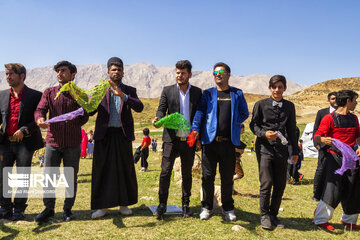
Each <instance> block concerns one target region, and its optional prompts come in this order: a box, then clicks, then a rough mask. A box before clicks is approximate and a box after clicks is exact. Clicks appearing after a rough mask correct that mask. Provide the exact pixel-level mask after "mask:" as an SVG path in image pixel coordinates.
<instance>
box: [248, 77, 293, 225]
mask: <svg viewBox="0 0 360 240" xmlns="http://www.w3.org/2000/svg"><path fill="white" fill-rule="evenodd" d="M269 90H270V92H271V97H269V98H265V99H262V100H260V101H258V102H256V103H255V105H254V109H253V113H252V119H251V122H250V129H251V131H252V132H253V133H254V134H255V135H256V136H257V138H256V142H255V152H256V158H257V161H258V164H259V180H260V222H261V226H262V228H264V229H267V230H271V229H273V227H278V228H284V225H283V224H282V223H281V222H280V220H279V219H278V218H277V215H278V213H279V208H280V204H281V199H282V195H283V193H284V190H285V187H286V177H287V176H286V175H287V164H288V156H289V151H288V145H290V146H291V147H292V155H291V163H292V164H295V163H296V162H297V160H298V154H299V148H298V141H297V137H296V114H295V106H294V104H293V103H292V102H290V101H287V100H285V99H283V93H284V92H285V90H286V78H285V77H284V76H282V75H275V76H272V77H271V78H270V81H269ZM271 190H272V192H271ZM270 198H271V202H270Z"/></svg>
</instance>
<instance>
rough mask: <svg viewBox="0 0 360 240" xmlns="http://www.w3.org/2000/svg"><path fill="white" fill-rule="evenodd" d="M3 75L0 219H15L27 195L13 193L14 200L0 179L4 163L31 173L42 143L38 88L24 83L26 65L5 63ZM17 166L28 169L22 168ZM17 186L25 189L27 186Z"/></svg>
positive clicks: (22, 189)
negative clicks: (35, 152)
mask: <svg viewBox="0 0 360 240" xmlns="http://www.w3.org/2000/svg"><path fill="white" fill-rule="evenodd" d="M5 78H6V81H7V83H8V84H9V87H10V88H8V89H6V90H2V91H0V125H1V129H0V148H1V149H2V151H1V154H2V159H0V205H1V208H0V219H3V218H4V219H11V220H13V221H18V220H23V219H24V218H25V215H24V212H25V209H26V207H27V204H26V202H27V195H26V196H25V194H18V193H16V194H15V197H14V201H13V202H12V200H11V197H10V198H8V197H4V195H3V194H4V193H6V191H7V190H10V187H9V185H8V183H7V181H4V182H3V173H4V172H3V171H4V168H5V167H11V168H12V167H13V166H14V165H16V169H17V170H16V172H17V173H22V174H30V167H31V160H32V157H33V154H34V151H35V150H37V149H39V148H41V147H42V146H43V142H42V138H41V133H40V129H39V127H38V126H37V125H36V123H35V120H34V112H35V110H36V107H37V104H38V103H39V101H40V99H41V92H39V91H36V90H34V89H31V88H29V87H27V86H26V85H25V78H26V68H25V67H24V66H23V65H22V64H20V63H8V64H5ZM18 167H27V169H25V171H22V170H20V168H18ZM6 174H7V173H5V175H6ZM7 178H8V177H7V176H5V177H4V179H7ZM17 190H21V191H25V190H28V187H24V188H18V189H17ZM20 195H22V196H20Z"/></svg>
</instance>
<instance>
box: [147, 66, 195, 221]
mask: <svg viewBox="0 0 360 240" xmlns="http://www.w3.org/2000/svg"><path fill="white" fill-rule="evenodd" d="M191 68H192V65H191V63H190V62H189V61H188V60H182V61H178V62H177V63H176V82H177V83H176V84H174V85H171V86H167V87H164V89H163V91H162V93H161V97H160V103H159V107H158V110H157V112H156V117H155V119H154V120H153V123H155V122H157V121H158V120H159V119H161V118H162V117H164V116H165V115H166V114H172V113H175V112H179V113H181V114H182V115H184V117H185V119H186V120H187V121H188V123H189V124H190V125H191V123H192V121H193V118H194V115H195V112H196V108H197V105H198V103H199V101H200V98H201V94H202V92H201V89H200V88H198V87H195V86H192V85H191V84H190V83H189V79H190V78H191V75H192V73H191ZM189 134H190V132H189V131H184V130H172V129H168V128H164V132H163V157H162V161H161V173H160V181H159V206H158V208H157V210H156V212H155V213H154V215H155V216H156V217H157V218H158V219H161V218H162V216H163V215H164V213H165V212H166V205H167V199H168V195H169V187H170V178H171V173H172V169H173V166H174V162H175V158H176V157H177V156H178V155H180V159H181V174H182V207H183V216H184V217H190V216H191V211H190V207H189V203H190V196H191V185H192V174H191V173H192V172H191V171H192V166H193V163H194V156H195V146H193V147H191V148H190V147H189V146H188V144H187V142H186V140H187V137H188V136H189ZM196 145H197V147H199V142H198V143H197V144H196Z"/></svg>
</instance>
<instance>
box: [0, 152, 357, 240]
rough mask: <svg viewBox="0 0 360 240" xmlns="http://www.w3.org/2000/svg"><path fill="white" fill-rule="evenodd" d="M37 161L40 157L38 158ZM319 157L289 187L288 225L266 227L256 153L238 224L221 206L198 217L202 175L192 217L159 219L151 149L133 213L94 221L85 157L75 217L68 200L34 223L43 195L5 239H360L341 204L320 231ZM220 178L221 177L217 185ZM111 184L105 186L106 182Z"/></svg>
mask: <svg viewBox="0 0 360 240" xmlns="http://www.w3.org/2000/svg"><path fill="white" fill-rule="evenodd" d="M34 162H35V165H36V164H37V160H35V159H34ZM316 162H317V160H315V159H305V161H304V162H303V164H302V165H303V167H302V169H301V170H300V171H301V173H303V174H304V175H305V178H304V180H303V181H302V184H301V185H289V184H288V185H287V187H286V190H285V194H284V198H283V202H282V205H281V208H283V211H281V212H280V213H279V217H280V218H281V219H282V220H283V222H284V224H285V225H286V229H276V230H274V231H266V230H263V229H262V228H261V227H260V226H259V198H258V192H259V182H258V170H257V163H256V159H255V156H254V153H249V152H245V154H244V157H243V165H244V171H245V177H244V178H243V179H240V180H237V181H236V182H235V189H236V190H238V191H239V192H240V193H241V196H234V200H235V213H236V215H237V217H238V220H237V221H236V222H231V223H229V222H226V221H224V219H223V217H222V215H221V212H220V209H216V211H215V215H214V216H213V217H212V218H211V219H210V220H208V221H201V220H200V219H199V213H200V196H199V190H200V185H201V179H200V176H194V180H193V190H192V194H193V195H192V197H191V207H192V210H193V212H194V215H193V217H192V218H188V219H184V218H182V217H181V216H166V217H165V219H164V220H162V221H158V220H156V219H155V218H154V217H153V216H152V215H151V212H150V210H149V209H147V206H151V205H157V204H158V198H157V191H158V181H159V174H160V157H159V155H158V153H154V152H150V157H149V164H150V165H149V171H148V172H140V171H139V169H140V165H139V164H138V165H137V166H136V173H137V180H138V185H139V202H138V203H137V204H135V205H133V206H131V208H132V210H133V212H134V215H133V216H126V217H124V216H121V215H119V213H118V208H114V209H112V210H111V213H110V215H109V216H107V217H105V218H104V219H101V220H91V213H92V211H90V190H91V160H90V159H81V162H80V163H81V164H80V171H79V184H78V186H79V187H78V194H77V198H76V202H75V205H74V207H73V213H74V214H75V217H76V219H74V220H73V221H71V222H63V221H62V207H63V200H62V199H58V200H57V201H56V209H55V210H56V215H55V218H54V219H53V220H52V221H51V222H49V223H48V224H43V225H38V224H37V223H35V222H33V219H34V217H35V216H36V214H38V213H40V212H41V211H42V210H43V209H44V206H43V203H42V200H41V199H30V200H29V201H28V204H29V206H28V208H27V209H26V219H25V221H20V222H17V223H15V222H9V221H5V220H0V229H1V231H0V238H1V239H14V238H16V239H72V238H75V237H76V238H77V239H315V238H316V239H329V238H331V239H359V233H355V232H346V231H344V229H343V227H342V226H341V225H340V224H339V218H340V215H341V207H340V206H339V207H338V209H336V210H335V213H334V216H333V219H332V220H331V223H333V224H334V226H335V228H336V230H335V231H334V233H328V232H325V231H322V230H320V229H318V228H317V227H316V226H314V225H313V223H312V218H313V212H314V209H315V207H316V203H315V202H313V201H311V197H312V187H313V185H312V181H313V175H314V171H315V167H316ZM219 183H220V180H219V177H218V176H217V178H216V184H219ZM104 187H106V186H104ZM168 204H177V205H181V188H180V187H179V186H178V185H176V183H175V182H174V181H172V183H171V187H170V193H169V202H168ZM235 224H238V225H241V226H242V227H243V228H244V229H243V230H241V231H239V232H234V231H232V230H231V228H232V227H233V226H234V225H235Z"/></svg>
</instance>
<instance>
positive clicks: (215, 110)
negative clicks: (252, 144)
mask: <svg viewBox="0 0 360 240" xmlns="http://www.w3.org/2000/svg"><path fill="white" fill-rule="evenodd" d="M213 70H214V72H213V75H214V80H215V83H216V87H213V88H209V89H207V90H205V91H204V92H203V95H202V97H201V100H200V103H199V106H198V109H197V111H196V114H195V117H194V120H193V125H192V127H191V129H192V130H194V133H195V137H198V136H201V143H202V145H203V147H202V175H203V176H202V189H203V201H202V202H201V204H202V209H201V213H200V219H201V220H207V219H209V218H210V217H211V214H212V209H213V198H214V181H215V175H216V166H217V163H218V162H219V171H220V177H221V202H222V209H223V214H224V215H225V218H226V220H229V221H235V220H236V216H235V213H234V200H233V198H232V188H233V179H232V178H233V174H234V169H235V159H236V158H235V146H240V131H241V123H242V122H244V121H245V120H246V119H247V118H248V116H249V111H248V107H247V103H246V101H245V98H244V95H243V92H242V91H241V90H240V89H238V88H235V87H232V86H229V78H230V67H229V66H228V65H227V64H225V63H222V62H219V63H216V64H215V66H214V68H213Z"/></svg>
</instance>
